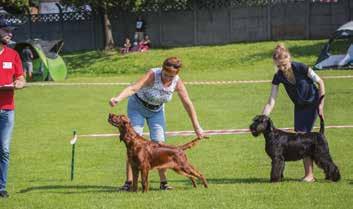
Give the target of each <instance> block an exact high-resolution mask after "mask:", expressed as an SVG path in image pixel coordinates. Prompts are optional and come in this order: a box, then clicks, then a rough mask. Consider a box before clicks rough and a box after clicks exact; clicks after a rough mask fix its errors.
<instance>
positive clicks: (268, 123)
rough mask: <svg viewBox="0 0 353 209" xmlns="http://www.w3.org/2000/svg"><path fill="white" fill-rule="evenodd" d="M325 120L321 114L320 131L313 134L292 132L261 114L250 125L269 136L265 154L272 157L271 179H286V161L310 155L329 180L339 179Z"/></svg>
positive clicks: (276, 180)
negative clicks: (284, 177) (329, 145)
mask: <svg viewBox="0 0 353 209" xmlns="http://www.w3.org/2000/svg"><path fill="white" fill-rule="evenodd" d="M324 129H325V127H324V120H323V118H322V117H321V116H320V131H319V132H310V133H289V132H285V131H282V130H280V129H276V128H275V127H274V125H273V123H272V120H271V119H270V118H269V117H267V116H265V115H258V116H256V117H255V118H254V119H253V123H252V124H251V125H250V131H251V133H252V135H253V136H255V137H257V136H258V135H260V134H261V133H262V134H263V135H264V137H265V139H266V153H267V154H268V156H269V157H270V158H271V159H272V169H271V182H279V181H281V180H282V179H283V171H284V165H285V161H296V160H300V159H303V158H304V157H310V158H311V159H313V160H314V162H315V163H316V165H317V166H319V167H320V168H321V169H323V170H324V172H325V175H326V179H327V180H331V181H339V180H340V178H341V175H340V172H339V170H338V167H337V166H336V165H335V164H334V162H333V161H332V158H331V156H330V152H329V147H328V143H327V140H326V138H325V135H324Z"/></svg>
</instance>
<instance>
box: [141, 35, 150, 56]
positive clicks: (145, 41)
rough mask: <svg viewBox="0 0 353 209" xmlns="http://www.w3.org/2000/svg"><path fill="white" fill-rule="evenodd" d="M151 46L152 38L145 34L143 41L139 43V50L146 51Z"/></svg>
mask: <svg viewBox="0 0 353 209" xmlns="http://www.w3.org/2000/svg"><path fill="white" fill-rule="evenodd" d="M150 48H151V40H150V38H149V37H148V35H145V37H144V38H143V40H142V41H140V43H139V51H140V52H146V51H148V50H149V49H150Z"/></svg>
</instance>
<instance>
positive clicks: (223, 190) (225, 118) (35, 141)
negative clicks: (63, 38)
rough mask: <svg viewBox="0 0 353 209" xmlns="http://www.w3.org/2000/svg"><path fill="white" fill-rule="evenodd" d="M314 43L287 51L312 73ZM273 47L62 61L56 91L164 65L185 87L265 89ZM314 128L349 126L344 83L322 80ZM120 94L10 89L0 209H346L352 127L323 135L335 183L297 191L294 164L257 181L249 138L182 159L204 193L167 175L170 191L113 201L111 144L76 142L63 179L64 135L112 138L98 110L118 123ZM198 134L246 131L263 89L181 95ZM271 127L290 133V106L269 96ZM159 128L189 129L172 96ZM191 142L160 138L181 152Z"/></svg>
mask: <svg viewBox="0 0 353 209" xmlns="http://www.w3.org/2000/svg"><path fill="white" fill-rule="evenodd" d="M323 43H324V41H287V42H286V44H287V45H288V46H289V48H290V50H291V51H292V53H293V56H294V59H295V60H298V61H302V62H305V63H308V64H309V65H312V64H313V63H314V62H315V60H316V56H317V54H318V53H319V51H320V48H321V47H322V44H323ZM274 46H275V42H261V43H249V44H247V43H242V44H232V45H225V46H208V47H192V48H176V49H164V50H162V49H158V50H152V51H150V52H147V53H144V54H130V55H125V56H120V55H118V54H116V53H112V54H109V55H107V54H103V53H98V52H81V53H76V54H68V55H65V56H64V59H65V60H66V61H67V63H68V66H69V70H70V74H69V78H68V80H67V81H65V82H118V81H119V82H131V81H133V80H135V79H137V78H138V77H139V76H141V75H142V73H143V72H145V71H146V70H147V69H148V68H150V67H154V66H158V65H159V64H160V63H161V62H162V61H163V59H164V58H166V57H168V56H172V55H176V56H179V57H181V58H182V59H183V61H184V67H185V68H184V70H183V72H182V73H181V77H182V78H183V79H184V80H185V81H195V80H248V79H252V80H263V79H265V80H269V79H271V78H272V75H273V73H274V71H273V66H272V61H271V50H272V48H273V47H274ZM318 73H319V74H320V75H321V76H330V75H353V72H352V71H320V72H318ZM325 84H326V91H327V98H326V103H325V104H326V106H325V115H326V124H327V125H348V124H349V125H353V116H352V112H353V111H352V110H353V108H352V104H353V85H352V84H353V79H352V78H350V79H326V80H325ZM122 88H123V87H122V86H109V85H107V86H90V85H83V86H45V87H43V86H31V87H29V88H26V89H24V90H21V91H17V92H16V93H17V96H16V100H17V103H16V104H17V110H16V126H15V130H14V135H13V140H12V147H11V151H12V153H11V166H10V171H9V183H8V191H9V193H10V195H11V197H10V198H9V199H4V200H0V208H1V209H2V208H4V209H52V208H58V209H61V208H68V209H69V208H70V209H71V208H78V209H87V208H97V209H98V208H154V209H155V208H241V209H243V208H268V209H284V208H288V209H291V208H293V209H297V208H310V209H312V208H318V209H323V208H344V209H346V208H351V207H352V204H353V198H352V197H353V162H352V160H351V159H352V154H351V153H352V151H351V150H352V149H353V144H352V135H353V129H327V131H326V133H327V137H328V140H329V145H330V150H331V153H332V156H333V158H334V160H335V162H336V163H337V164H338V166H339V167H340V169H341V173H342V177H343V179H342V180H341V181H340V182H339V183H330V182H327V181H325V180H324V175H323V173H322V172H321V170H319V169H318V168H317V167H315V175H316V177H317V179H318V182H316V183H313V184H307V183H302V182H300V181H299V179H300V178H301V177H302V176H303V172H304V171H303V165H302V162H301V161H298V162H291V163H288V164H287V166H286V170H285V180H284V181H283V182H282V183H277V184H271V183H269V181H268V180H269V172H270V160H269V158H268V157H267V156H266V154H265V152H264V140H263V137H262V136H260V137H259V138H253V137H252V136H251V135H250V134H243V135H228V136H213V137H211V138H210V139H208V140H205V141H203V142H202V143H200V144H199V145H198V146H196V147H195V148H193V149H192V150H189V151H188V157H189V160H190V161H191V162H192V163H193V164H194V165H195V167H197V168H198V169H199V170H200V171H201V172H202V173H203V174H204V175H205V176H206V177H207V179H208V182H209V188H208V189H204V188H203V187H202V186H201V185H199V187H198V188H197V189H194V188H192V187H191V183H190V182H189V180H188V179H185V178H184V177H182V176H179V175H177V174H175V173H174V172H172V171H171V172H168V178H169V182H170V184H171V185H172V186H173V187H175V190H173V191H167V192H162V191H159V190H158V186H159V178H158V176H157V174H156V172H152V173H151V176H150V187H151V191H150V192H149V193H146V194H142V193H141V192H139V193H119V192H117V191H116V188H117V186H120V185H121V184H122V183H123V181H124V172H125V171H124V167H125V152H126V149H125V147H124V145H123V144H122V143H120V142H119V140H118V139H117V138H114V137H111V138H94V139H87V138H79V141H78V143H77V147H76V148H77V150H76V173H75V179H74V181H70V160H71V145H70V144H69V141H70V139H71V136H72V131H73V130H74V129H76V130H77V131H78V133H79V134H93V133H115V132H116V131H117V130H116V129H115V128H113V127H112V126H110V125H109V124H108V123H107V116H108V113H109V112H115V113H126V101H125V102H122V103H121V104H119V106H118V107H116V108H110V107H109V106H108V100H109V99H110V97H111V96H113V95H114V94H115V93H117V92H119V91H120V90H122ZM187 88H188V91H189V94H190V96H191V98H192V100H193V103H194V105H195V107H196V110H197V112H198V116H199V120H200V122H201V124H202V126H203V128H204V129H234V128H247V127H248V126H249V124H250V122H251V119H252V118H253V117H254V116H255V115H256V114H259V113H260V112H261V110H262V108H263V106H264V104H265V102H266V100H267V97H268V94H269V90H270V84H267V83H259V84H233V85H219V86H203V85H199V86H192V85H188V86H187ZM280 89H281V92H280V95H279V97H278V99H277V104H276V107H275V109H274V111H273V113H272V115H271V116H272V119H273V121H274V123H275V125H276V126H277V127H291V126H293V105H292V104H291V102H290V100H289V99H288V97H287V96H286V93H285V92H284V88H283V87H281V88H280ZM166 111H167V127H168V130H170V131H174V130H190V129H191V124H190V122H189V120H188V117H187V115H186V113H185V111H183V110H182V105H181V103H180V101H179V99H178V97H177V95H175V98H174V99H173V100H172V102H171V103H169V104H167V105H166ZM191 139H192V137H171V138H169V139H168V141H167V142H168V143H170V144H181V143H184V142H186V141H188V140H191Z"/></svg>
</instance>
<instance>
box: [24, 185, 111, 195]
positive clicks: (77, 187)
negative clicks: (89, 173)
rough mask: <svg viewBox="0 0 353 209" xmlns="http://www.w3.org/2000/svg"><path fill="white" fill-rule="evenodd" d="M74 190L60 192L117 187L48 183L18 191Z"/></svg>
mask: <svg viewBox="0 0 353 209" xmlns="http://www.w3.org/2000/svg"><path fill="white" fill-rule="evenodd" d="M65 189H68V190H75V191H68V192H62V193H67V194H71V193H83V192H82V190H84V191H85V192H116V191H117V187H112V186H96V185H72V186H65V185H48V186H37V187H28V188H26V189H22V190H20V191H19V192H18V193H27V192H32V191H38V190H39V191H51V190H65Z"/></svg>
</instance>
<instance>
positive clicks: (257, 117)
mask: <svg viewBox="0 0 353 209" xmlns="http://www.w3.org/2000/svg"><path fill="white" fill-rule="evenodd" d="M260 117H261V115H256V116H255V117H254V118H253V119H252V121H253V122H255V121H257V120H259V119H260Z"/></svg>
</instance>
